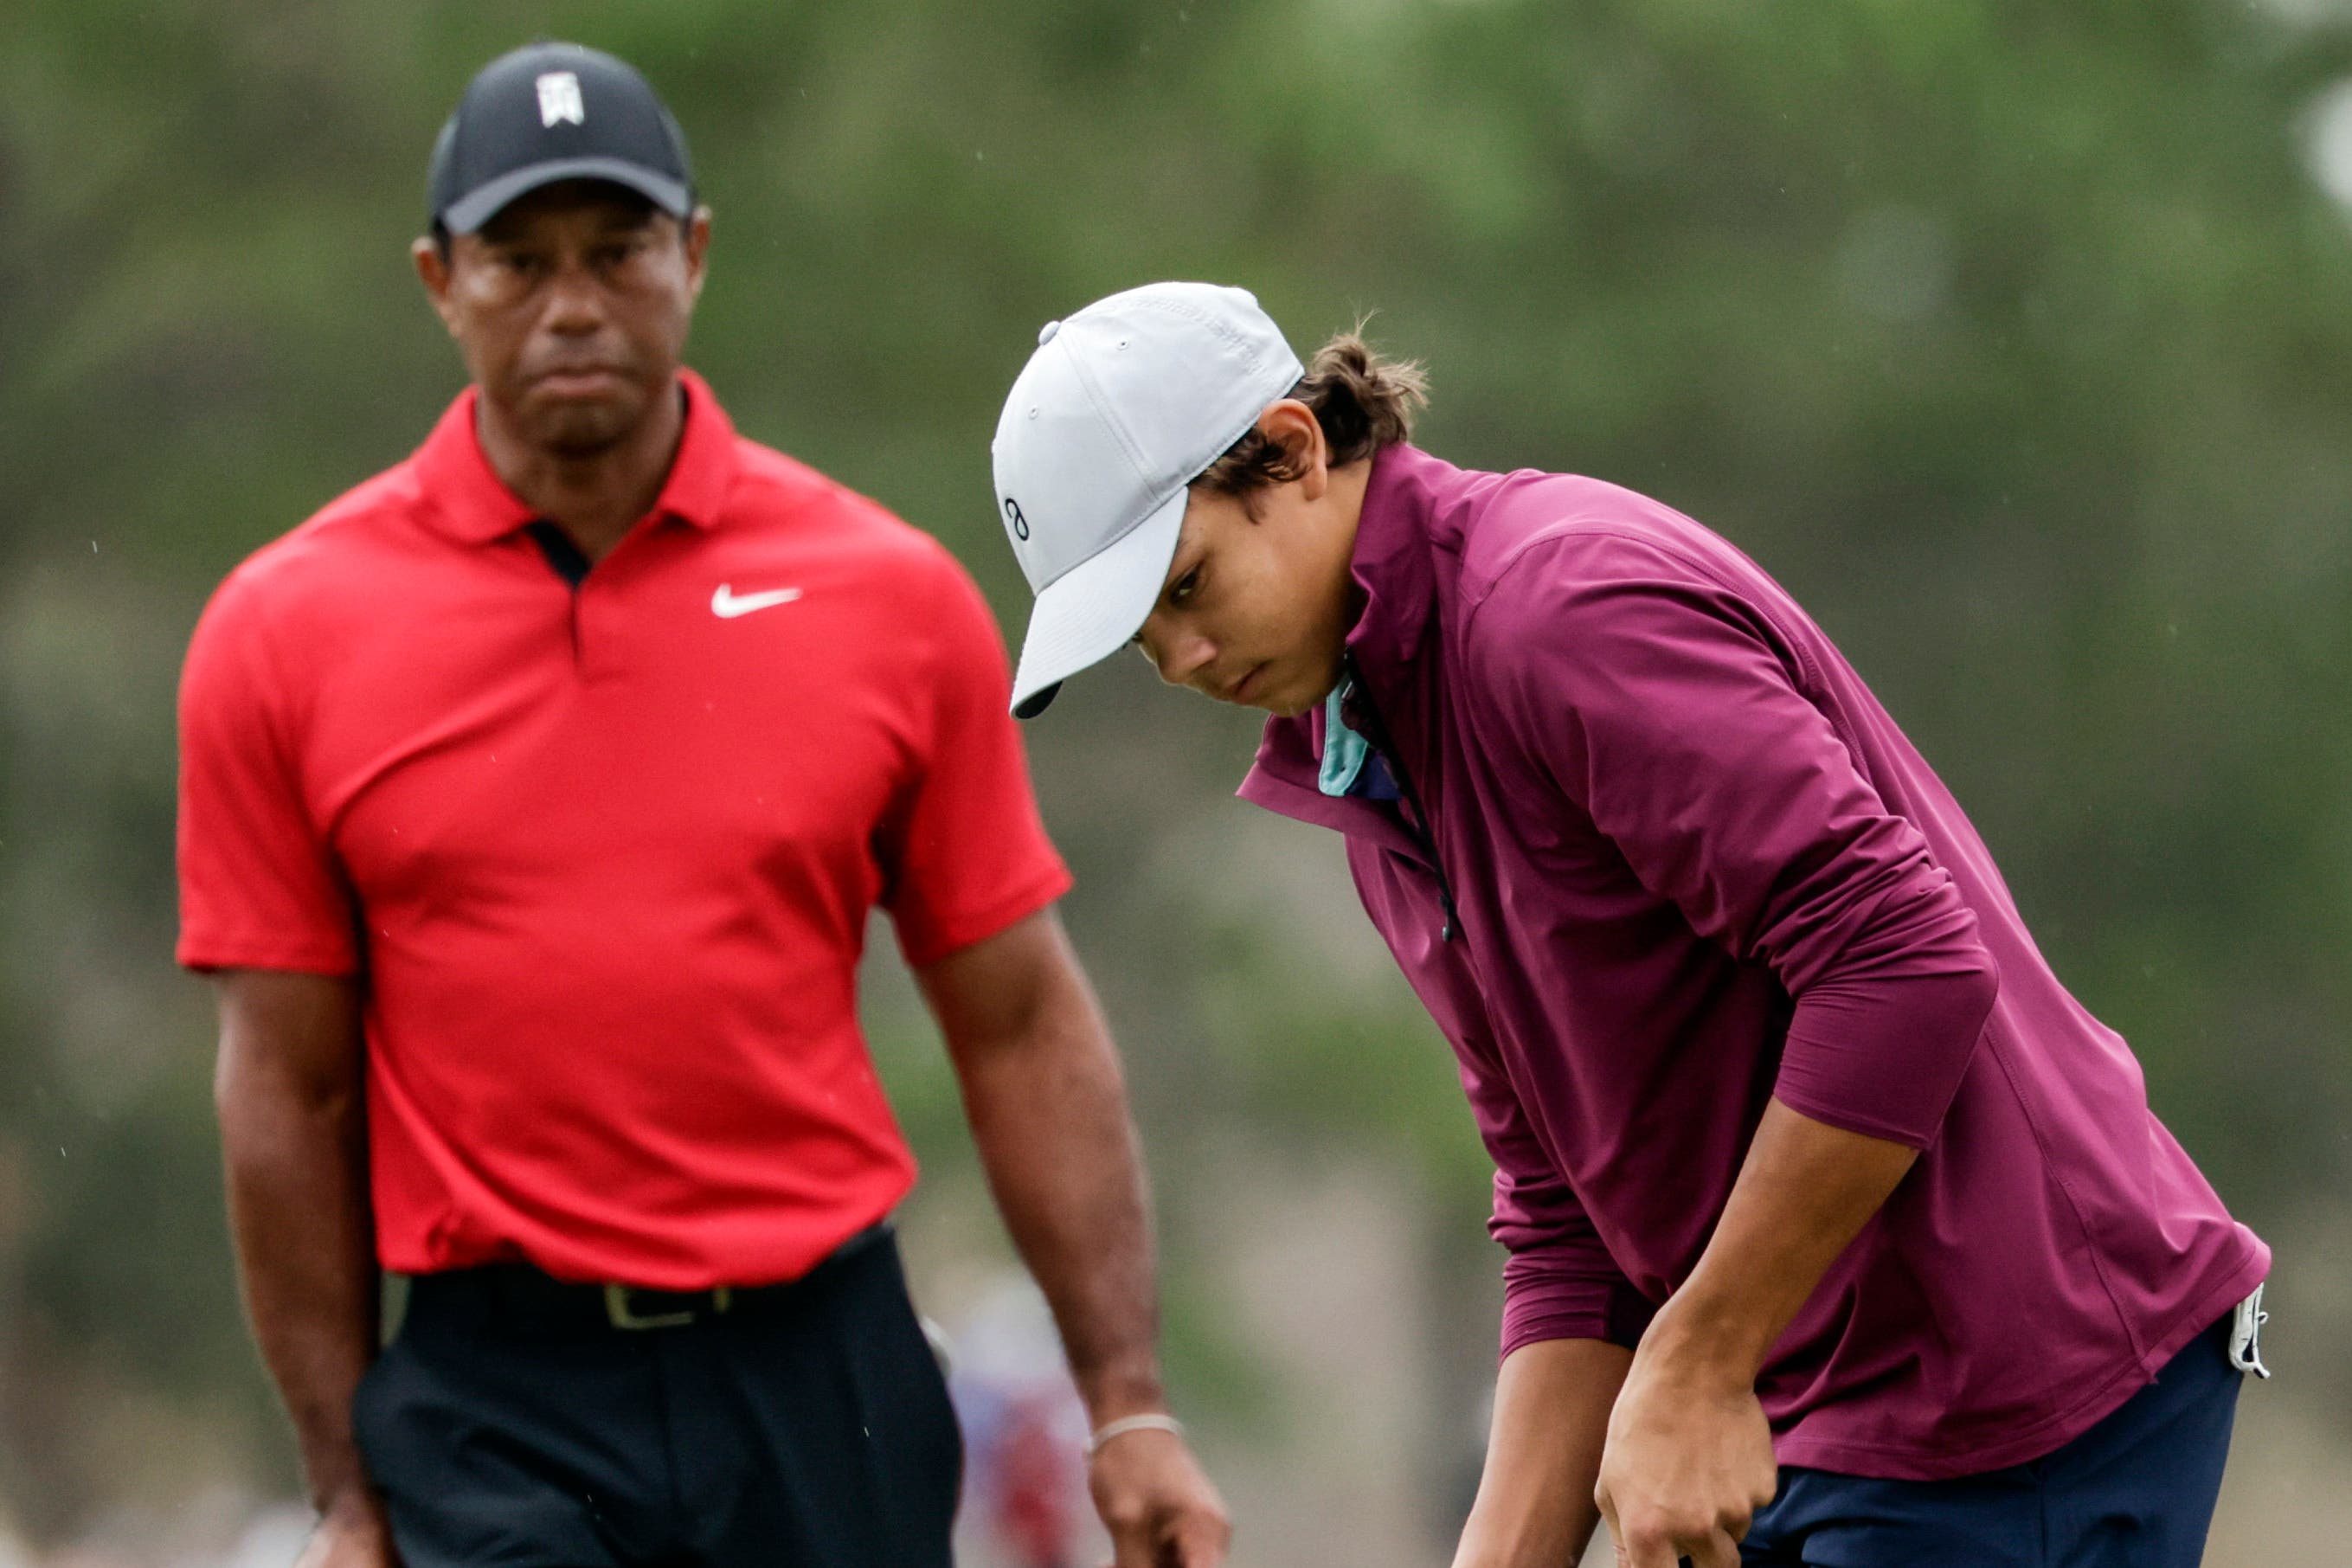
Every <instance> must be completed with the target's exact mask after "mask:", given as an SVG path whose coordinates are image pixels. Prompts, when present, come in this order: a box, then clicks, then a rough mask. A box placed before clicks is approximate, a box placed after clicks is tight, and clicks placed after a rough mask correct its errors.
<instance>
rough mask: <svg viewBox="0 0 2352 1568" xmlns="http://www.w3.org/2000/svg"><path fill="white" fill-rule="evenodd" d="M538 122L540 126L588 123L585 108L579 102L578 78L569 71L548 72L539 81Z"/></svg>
mask: <svg viewBox="0 0 2352 1568" xmlns="http://www.w3.org/2000/svg"><path fill="white" fill-rule="evenodd" d="M538 85H539V122H540V124H541V125H542V126H555V125H561V124H562V123H563V122H564V121H567V120H568V121H571V122H572V124H574V125H584V124H586V123H587V122H588V109H587V106H586V105H585V104H583V103H582V102H581V101H580V78H579V77H578V76H577V75H575V74H574V73H572V72H571V71H549V72H548V73H547V74H546V75H545V76H543V77H541V78H540V79H539V84H538Z"/></svg>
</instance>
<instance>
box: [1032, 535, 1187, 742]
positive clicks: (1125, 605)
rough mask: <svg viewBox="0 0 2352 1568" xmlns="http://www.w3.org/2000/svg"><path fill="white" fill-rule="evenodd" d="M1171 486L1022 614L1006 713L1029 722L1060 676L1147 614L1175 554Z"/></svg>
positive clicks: (1126, 636) (1091, 660)
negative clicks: (1024, 621) (1024, 625)
mask: <svg viewBox="0 0 2352 1568" xmlns="http://www.w3.org/2000/svg"><path fill="white" fill-rule="evenodd" d="M1190 500H1192V491H1191V490H1189V489H1181V490H1178V491H1177V492H1176V493H1175V494H1174V495H1172V496H1171V497H1169V498H1168V500H1165V501H1162V502H1161V503H1160V505H1159V507H1158V508H1156V509H1155V510H1153V511H1152V512H1151V514H1150V516H1149V517H1146V518H1145V519H1144V520H1143V521H1141V522H1139V523H1138V524H1137V525H1136V526H1135V527H1133V528H1132V529H1129V531H1128V532H1127V533H1126V534H1125V536H1123V537H1122V538H1120V539H1119V540H1118V542H1116V543H1113V544H1111V545H1109V546H1108V547H1106V548H1105V549H1102V550H1099V551H1097V552H1095V553H1094V554H1092V555H1090V556H1088V557H1087V559H1086V560H1084V561H1081V562H1079V563H1077V564H1076V566H1073V567H1071V568H1070V569H1069V570H1068V571H1067V572H1065V573H1063V574H1062V575H1060V576H1059V577H1056V578H1055V579H1054V581H1053V582H1051V583H1048V584H1046V585H1045V590H1044V591H1043V592H1042V593H1040V594H1039V595H1037V606H1036V608H1035V609H1034V610H1032V611H1031V612H1030V614H1029V635H1028V636H1027V637H1024V639H1023V641H1022V644H1021V668H1020V669H1019V670H1017V671H1016V672H1015V673H1014V674H1013V717H1014V718H1016V719H1034V718H1035V717H1036V716H1037V715H1038V714H1040V713H1043V712H1044V711H1045V705H1046V704H1047V703H1049V702H1051V701H1053V700H1054V693H1055V691H1056V690H1057V689H1060V687H1061V684H1062V682H1063V681H1065V680H1067V679H1069V678H1070V677H1072V676H1074V675H1076V674H1077V673H1078V671H1080V670H1082V669H1084V668H1087V666H1088V665H1092V664H1099V663H1101V662H1102V661H1103V660H1104V659H1106V658H1109V657H1110V656H1111V655H1112V654H1115V653H1117V652H1118V650H1119V649H1120V648H1122V647H1126V646H1127V644H1128V642H1129V640H1130V639H1131V638H1133V637H1134V636H1135V634H1136V633H1137V632H1139V631H1140V630H1141V629H1142V628H1143V623H1144V622H1145V621H1146V620H1148V619H1150V616H1151V606H1152V605H1153V604H1155V603H1156V602H1158V600H1159V598H1160V585H1161V584H1164V583H1166V582H1167V581H1168V563H1170V562H1171V561H1173V560H1175V559H1176V536H1177V535H1178V534H1179V533H1181V532H1182V531H1183V528H1184V507H1185V504H1186V503H1187V502H1188V501H1190Z"/></svg>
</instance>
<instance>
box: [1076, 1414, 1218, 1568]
mask: <svg viewBox="0 0 2352 1568" xmlns="http://www.w3.org/2000/svg"><path fill="white" fill-rule="evenodd" d="M1087 1486H1088V1488H1089V1489H1091V1490H1092V1491H1093V1492H1094V1497H1095V1509H1096V1510H1097V1512H1099V1513H1100V1514H1101V1515H1102V1521H1103V1524H1104V1526H1105V1527H1106V1528H1107V1529H1108V1530H1109V1531H1110V1541H1111V1550H1112V1552H1113V1556H1112V1559H1111V1562H1112V1565H1113V1568H1217V1564H1219V1563H1223V1561H1224V1560H1225V1543H1226V1542H1228V1541H1230V1540H1231V1539H1232V1537H1233V1526H1232V1525H1231V1524H1229V1523H1228V1522H1227V1521H1226V1519H1225V1505H1224V1501H1223V1499H1221V1498H1219V1497H1218V1496H1217V1489H1216V1488H1215V1487H1213V1486H1212V1485H1210V1484H1209V1478H1208V1477H1207V1476H1205V1475H1203V1474H1202V1472H1201V1467H1200V1465H1199V1464H1198V1463H1196V1462H1195V1461H1194V1459H1193V1458H1192V1450H1191V1449H1190V1448H1188V1447H1185V1446H1184V1439H1182V1438H1181V1437H1179V1436H1176V1435H1175V1434H1174V1433H1172V1432H1158V1431H1150V1432H1129V1433H1126V1434H1124V1435H1122V1436H1118V1437H1117V1438H1114V1439H1113V1440H1111V1441H1110V1442H1108V1443H1106V1444H1104V1445H1103V1446H1102V1447H1101V1448H1100V1449H1098V1450H1097V1452H1096V1454H1095V1456H1094V1458H1092V1459H1091V1460H1089V1461H1088V1462H1087Z"/></svg>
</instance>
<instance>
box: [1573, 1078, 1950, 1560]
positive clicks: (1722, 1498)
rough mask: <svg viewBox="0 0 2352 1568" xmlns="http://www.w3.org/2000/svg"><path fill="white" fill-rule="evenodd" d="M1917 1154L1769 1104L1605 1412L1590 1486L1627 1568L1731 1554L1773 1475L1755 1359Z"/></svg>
mask: <svg viewBox="0 0 2352 1568" xmlns="http://www.w3.org/2000/svg"><path fill="white" fill-rule="evenodd" d="M1916 1158H1917V1155H1916V1152H1915V1151H1913V1150H1911V1149H1908V1148H1906V1147H1905V1146H1903V1145H1902V1144H1899V1143H1890V1142H1886V1141H1885V1140H1884V1139H1878V1138H1868V1137H1864V1135H1863V1134H1861V1133H1859V1132H1850V1131H1845V1130H1843V1129H1842V1128H1836V1127H1831V1126H1828V1125H1827V1124H1825V1123H1822V1122H1819V1121H1813V1120H1811V1118H1810V1117H1807V1116H1805V1115H1803V1114H1801V1113H1800V1112H1798V1111H1796V1110H1791V1109H1790V1107H1789V1106H1787V1105H1786V1104H1784V1103H1782V1102H1781V1101H1780V1100H1772V1101H1770V1102H1769V1104H1767V1105H1766V1106H1765V1108H1764V1118H1763V1120H1762V1121H1761V1122H1759V1124H1758V1126H1757V1129H1756V1137H1755V1139H1754V1141H1753V1142H1750V1143H1749V1144H1748V1157H1747V1159H1746V1160H1745V1161H1744V1162H1742V1163H1741V1164H1740V1167H1739V1180H1738V1182H1736V1183H1734V1184H1732V1188H1731V1197H1730V1200H1729V1201H1728V1202H1727V1203H1726V1204H1725V1205H1724V1207H1723V1216H1722V1217H1721V1218H1720V1219H1719V1220H1717V1222H1716V1226H1715V1235H1714V1237H1712V1238H1710V1239H1709V1240H1708V1242H1707V1244H1706V1251H1705V1252H1704V1253H1702V1254H1700V1256H1699V1260H1698V1265H1697V1267H1696V1268H1693V1269H1692V1270H1691V1276H1690V1278H1689V1279H1686V1280H1685V1281H1684V1282H1683V1286H1682V1289H1679V1290H1676V1291H1675V1293H1674V1295H1673V1296H1672V1297H1670V1298H1669V1299H1668V1300H1667V1301H1666V1304H1665V1305H1664V1307H1662V1308H1660V1309H1659V1310H1658V1315H1657V1316H1656V1317H1655V1318H1654V1319H1653V1320H1651V1322H1650V1328H1649V1331H1648V1332H1647V1333H1645V1334H1643V1336H1642V1344H1641V1348H1640V1349H1639V1350H1637V1351H1635V1352H1633V1366H1632V1367H1631V1368H1629V1369H1628V1370H1627V1372H1626V1373H1625V1386H1624V1388H1623V1389H1622V1391H1621V1392H1620V1393H1619V1394H1618V1395H1617V1405H1616V1408H1615V1409H1614V1410H1612V1412H1611V1413H1610V1415H1609V1438H1608V1442H1607V1444H1606V1446H1605V1447H1603V1448H1602V1449H1601V1480H1600V1484H1599V1485H1598V1486H1596V1487H1595V1488H1594V1489H1593V1500H1594V1501H1595V1502H1597V1503H1599V1504H1600V1505H1601V1517H1602V1518H1604V1519H1606V1520H1607V1521H1609V1533H1610V1535H1611V1536H1612V1538H1613V1539H1614V1540H1615V1541H1616V1542H1617V1561H1618V1563H1620V1564H1621V1565H1622V1568H1675V1557H1676V1556H1677V1554H1679V1555H1681V1556H1685V1557H1688V1558H1689V1559H1690V1560H1691V1562H1692V1563H1693V1564H1694V1568H1737V1565H1738V1562H1739V1548H1738V1541H1739V1538H1740V1537H1741V1536H1743V1535H1745V1534H1747V1533H1748V1522H1749V1521H1750V1519H1751V1518H1752V1517H1753V1515H1754V1513H1755V1511H1756V1510H1758V1509H1759V1508H1762V1507H1763V1506H1764V1505H1765V1504H1766V1503H1768V1502H1770V1501H1771V1500H1772V1494H1773V1492H1774V1490H1775V1489H1776V1488H1777V1486H1778V1482H1779V1475H1778V1472H1777V1471H1776V1470H1775V1469H1774V1468H1773V1461H1772V1433H1771V1428H1770V1427H1769V1426H1768V1425H1767V1424H1766V1422H1765V1419H1764V1407H1763V1406H1762V1405H1760V1404H1759V1403H1758V1402H1757V1398H1756V1374H1757V1373H1758V1371H1759V1370H1760V1369H1761V1368H1762V1366H1763V1365H1764V1358H1765V1356H1766V1355H1767V1353H1769V1351H1770V1349H1771V1346H1772V1342H1773V1341H1774V1340H1776V1339H1778V1338H1779V1337H1780V1331H1782V1330H1783V1329H1786V1328H1787V1327H1788V1326H1789V1323H1790V1320H1791V1319H1793V1318H1794V1317H1795V1316H1796V1314H1797V1310H1798V1309H1799V1308H1800V1307H1801V1306H1803V1305H1804V1302H1805V1299H1806V1298H1807V1297H1808V1296H1811V1294H1812V1293H1813V1290H1814V1288H1815V1287H1817V1286H1818V1285H1820V1283H1821V1281H1822V1275H1823V1274H1824V1273H1826V1272H1827V1271H1828V1269H1829V1266H1830V1264H1831V1263H1832V1261H1834V1260H1835V1259H1836V1258H1837V1255H1838V1254H1839V1253H1841V1252H1843V1251H1844V1250H1845V1248H1846V1247H1847V1246H1848V1245H1849V1244H1851V1243H1852V1242H1853V1238H1854V1237H1855V1236H1856V1235H1858V1234H1859V1233H1860V1232H1861V1230H1862V1227H1863V1226H1864V1225H1865V1224H1867V1223H1868V1222H1869V1219H1870V1216H1871V1215H1874V1214H1875V1213H1877V1212H1878V1208H1879V1205H1881V1204H1884V1203H1885V1201H1886V1195H1887V1194H1889V1193H1891V1192H1893V1191H1894V1190H1895V1184H1897V1183H1898V1182H1900V1181H1901V1180H1902V1179H1903V1173H1905V1172H1906V1171H1907V1170H1909V1169H1910V1168H1911V1162H1912V1161H1913V1160H1914V1159H1916Z"/></svg>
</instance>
